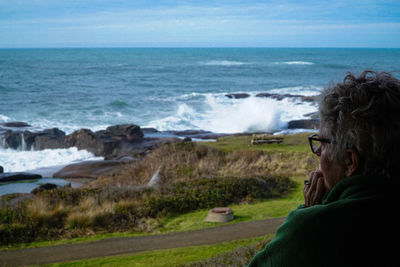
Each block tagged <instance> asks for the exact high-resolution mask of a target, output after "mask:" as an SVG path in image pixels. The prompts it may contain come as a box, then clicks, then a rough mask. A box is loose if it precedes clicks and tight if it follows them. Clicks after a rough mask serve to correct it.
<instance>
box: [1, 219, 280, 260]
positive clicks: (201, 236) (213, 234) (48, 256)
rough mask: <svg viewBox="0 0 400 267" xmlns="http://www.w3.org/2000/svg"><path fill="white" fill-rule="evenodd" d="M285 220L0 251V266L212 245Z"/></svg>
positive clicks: (271, 227)
mask: <svg viewBox="0 0 400 267" xmlns="http://www.w3.org/2000/svg"><path fill="white" fill-rule="evenodd" d="M284 219H285V218H275V219H268V220H261V221H251V222H243V223H237V224H230V225H223V226H220V227H214V228H208V229H203V230H196V231H188V232H180V233H171V234H164V235H152V236H140V237H121V238H108V239H103V240H100V241H95V242H90V243H80V244H70V245H60V246H54V247H40V248H26V249H19V250H10V251H0V266H3V265H6V266H21V265H32V264H47V263H56V262H67V261H73V260H82V259H89V258H98V257H105V256H114V255H122V254H135V253H139V252H143V251H149V250H158V249H168V248H178V247H188V246H200V245H208V244H215V243H221V242H225V241H232V240H236V239H243V238H251V237H257V236H262V235H265V234H269V233H274V232H275V231H276V228H277V227H278V226H279V225H280V224H281V223H282V222H283V221H284Z"/></svg>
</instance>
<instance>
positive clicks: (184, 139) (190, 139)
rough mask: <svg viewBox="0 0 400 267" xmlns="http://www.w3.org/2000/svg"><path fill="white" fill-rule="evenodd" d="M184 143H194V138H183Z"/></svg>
mask: <svg viewBox="0 0 400 267" xmlns="http://www.w3.org/2000/svg"><path fill="white" fill-rule="evenodd" d="M182 142H192V138H190V137H185V138H183V140H182Z"/></svg>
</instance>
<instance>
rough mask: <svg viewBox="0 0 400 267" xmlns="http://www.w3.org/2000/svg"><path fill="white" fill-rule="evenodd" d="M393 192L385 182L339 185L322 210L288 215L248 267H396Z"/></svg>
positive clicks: (399, 258) (399, 223)
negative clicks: (272, 237)
mask: <svg viewBox="0 0 400 267" xmlns="http://www.w3.org/2000/svg"><path fill="white" fill-rule="evenodd" d="M398 190H399V189H398V188H396V187H393V186H391V184H390V183H388V182H387V181H386V180H385V179H378V178H374V177H367V176H353V177H347V178H345V179H343V180H342V181H340V182H339V183H338V184H337V185H335V187H334V188H333V189H332V190H331V191H330V192H329V193H328V194H327V195H326V196H325V197H324V199H323V202H322V204H321V205H315V206H312V207H308V208H307V207H305V206H304V205H300V206H299V207H298V208H297V209H296V210H294V211H292V212H291V213H290V214H289V215H288V217H287V219H286V221H285V222H284V223H283V224H282V225H281V226H280V227H279V228H278V230H277V232H276V236H275V238H274V239H273V240H272V241H271V242H270V243H269V244H268V245H267V246H266V248H265V249H264V250H263V251H261V252H259V253H258V254H257V255H256V256H255V257H254V258H253V260H252V261H251V263H250V264H249V266H250V267H253V266H279V267H283V266H307V267H312V266H400V248H399V249H397V248H398V245H397V244H398V243H399V242H400V239H399V236H400V235H399V228H400V219H399V218H398V217H399V216H397V214H396V213H397V211H398V209H399V206H398V205H397V204H398V202H399V201H398V198H397V197H396V196H395V194H396V193H394V192H396V191H398ZM397 195H398V193H397Z"/></svg>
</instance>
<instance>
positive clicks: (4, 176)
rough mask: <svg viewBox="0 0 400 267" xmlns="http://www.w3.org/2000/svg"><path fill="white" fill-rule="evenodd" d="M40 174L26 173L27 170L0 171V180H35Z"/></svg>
mask: <svg viewBox="0 0 400 267" xmlns="http://www.w3.org/2000/svg"><path fill="white" fill-rule="evenodd" d="M41 178H42V176H41V175H39V174H33V173H27V172H7V173H0V182H16V181H24V180H36V179H41Z"/></svg>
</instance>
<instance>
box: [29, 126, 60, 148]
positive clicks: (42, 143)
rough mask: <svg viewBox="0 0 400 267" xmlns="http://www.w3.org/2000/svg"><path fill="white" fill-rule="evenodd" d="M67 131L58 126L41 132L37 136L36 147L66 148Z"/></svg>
mask: <svg viewBox="0 0 400 267" xmlns="http://www.w3.org/2000/svg"><path fill="white" fill-rule="evenodd" d="M64 138H65V132H63V131H61V130H59V129H58V128H52V129H46V130H44V131H42V132H39V133H38V134H37V135H36V137H35V146H34V147H35V149H36V150H43V149H47V148H51V149H54V148H64Z"/></svg>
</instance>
